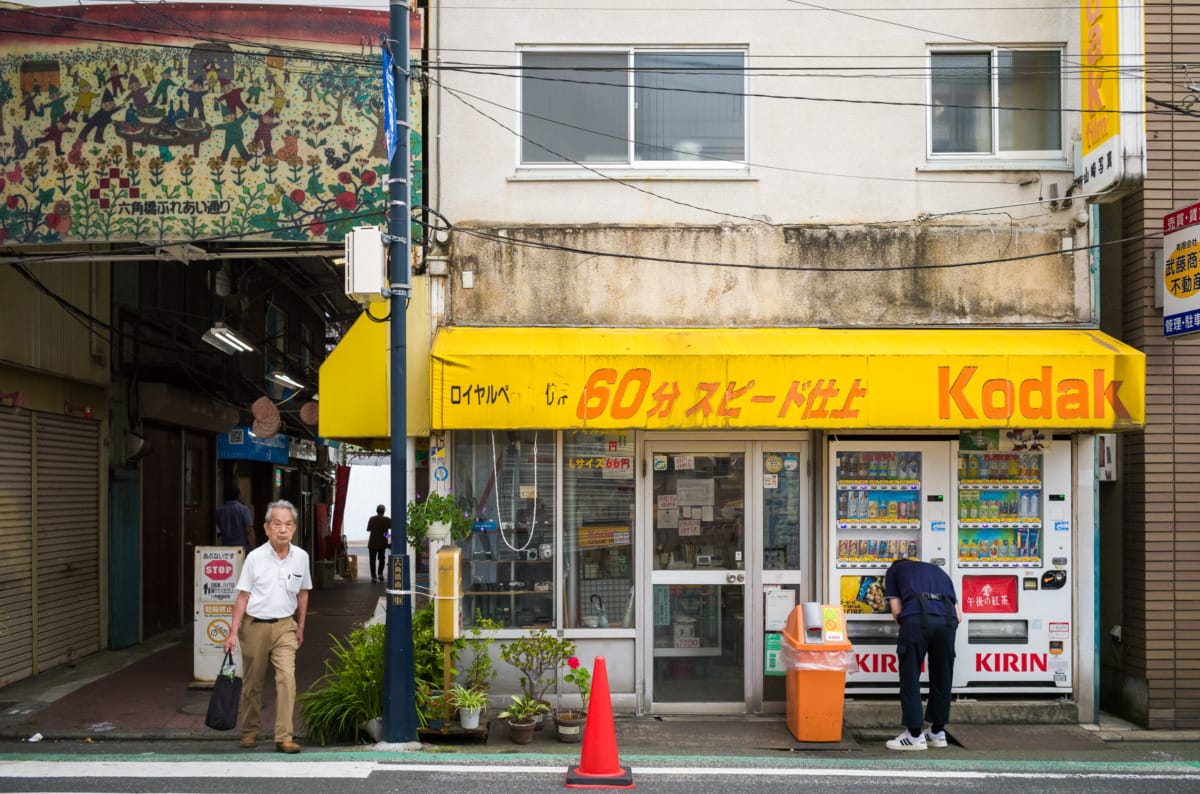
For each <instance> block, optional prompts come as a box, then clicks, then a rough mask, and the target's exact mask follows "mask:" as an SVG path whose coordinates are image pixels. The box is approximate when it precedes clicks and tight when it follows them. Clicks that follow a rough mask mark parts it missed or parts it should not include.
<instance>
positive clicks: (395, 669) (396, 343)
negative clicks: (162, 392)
mask: <svg viewBox="0 0 1200 794" xmlns="http://www.w3.org/2000/svg"><path fill="white" fill-rule="evenodd" d="M388 10H389V15H388V38H387V41H386V42H385V49H386V50H387V51H388V52H390V53H391V56H392V61H391V62H392V74H391V75H390V77H391V79H392V82H393V85H394V90H393V92H392V96H393V97H394V98H395V103H394V104H395V118H394V119H391V118H385V119H384V122H385V123H386V124H390V125H392V131H393V133H394V134H395V137H396V146H395V149H394V151H393V152H392V159H391V162H390V163H389V164H388V195H389V198H390V202H389V209H388V234H387V241H388V291H389V292H390V300H391V307H390V312H389V314H390V317H391V321H390V328H389V335H388V347H389V351H388V354H389V356H388V360H389V364H390V366H391V386H390V388H391V393H390V401H389V416H390V419H391V423H390V424H391V427H390V430H391V445H392V549H391V551H392V556H391V570H390V571H389V576H388V591H389V592H388V602H387V632H386V634H385V640H384V648H383V738H384V741H386V742H393V743H396V742H415V741H416V740H417V710H416V681H415V677H416V674H415V671H414V668H413V632H412V582H411V580H410V577H409V573H408V511H407V506H408V494H407V493H406V490H407V488H406V486H407V477H408V426H407V421H408V405H407V389H408V372H407V360H406V354H407V349H406V348H407V340H406V339H405V332H406V330H407V329H406V327H405V315H406V313H407V308H408V296H409V289H410V278H409V272H410V265H409V261H410V259H411V256H412V249H411V241H410V240H409V232H410V228H411V224H412V209H411V207H410V206H409V152H408V148H409V138H410V136H409V129H410V125H409V120H408V91H409V79H410V75H409V52H408V26H409V13H410V10H409V6H408V3H407V2H404V0H390V5H389V7H388ZM385 105H386V103H385ZM386 115H387V113H386V111H385V116H386Z"/></svg>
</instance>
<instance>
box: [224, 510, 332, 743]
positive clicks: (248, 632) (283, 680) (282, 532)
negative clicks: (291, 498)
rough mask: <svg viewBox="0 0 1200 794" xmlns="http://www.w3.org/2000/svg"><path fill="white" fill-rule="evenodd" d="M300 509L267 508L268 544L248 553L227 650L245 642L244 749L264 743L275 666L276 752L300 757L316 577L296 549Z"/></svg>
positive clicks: (243, 645)
mask: <svg viewBox="0 0 1200 794" xmlns="http://www.w3.org/2000/svg"><path fill="white" fill-rule="evenodd" d="M296 523H297V516H296V508H295V507H294V506H293V505H292V503H291V502H285V501H278V502H272V503H271V504H269V505H267V520H266V522H265V523H264V524H263V529H264V530H265V531H266V535H267V540H268V541H269V542H268V543H264V544H263V545H261V546H259V547H258V548H256V549H255V550H254V551H252V552H250V553H249V554H247V555H246V562H245V564H244V565H243V566H242V573H241V576H239V577H238V582H237V589H238V596H237V601H236V602H235V603H234V605H233V627H232V629H233V630H232V631H231V632H230V634H229V637H228V638H226V640H225V650H226V651H229V652H231V653H232V652H233V649H234V648H236V647H237V644H238V641H239V640H240V641H241V643H242V662H243V663H244V665H245V671H244V674H243V676H242V678H243V684H242V703H241V711H242V740H241V747H242V749H244V750H252V749H254V747H256V746H257V745H258V729H259V717H260V714H261V711H262V690H263V682H264V681H265V680H266V677H267V667H268V666H271V667H274V668H275V750H276V751H277V752H280V753H298V752H300V745H298V744H296V742H295V741H293V737H292V711H293V710H294V709H295V704H296V651H297V650H299V648H300V645H301V643H303V642H304V620H305V615H306V614H307V612H308V591H309V590H311V589H312V576H311V574H310V573H309V570H308V554H307V553H305V551H304V550H303V549H301V548H299V547H298V546H293V545H292V535H294V534H295V533H296Z"/></svg>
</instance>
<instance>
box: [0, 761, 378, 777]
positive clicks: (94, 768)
mask: <svg viewBox="0 0 1200 794" xmlns="http://www.w3.org/2000/svg"><path fill="white" fill-rule="evenodd" d="M378 768H379V765H378V764H377V763H375V762H374V761H351V762H346V761H310V762H305V761H298V762H296V761H293V762H284V761H263V762H255V761H224V760H213V761H175V762H169V761H145V762H143V761H54V762H46V761H0V778H16V777H21V778H28V777H52V778H83V777H121V778H135V777H143V778H150V777H157V778H181V777H194V778H209V777H219V778H266V777H277V778H347V779H349V778H358V779H365V778H366V777H367V776H368V775H370V774H371V773H372V772H374V771H376V770H377V769H378Z"/></svg>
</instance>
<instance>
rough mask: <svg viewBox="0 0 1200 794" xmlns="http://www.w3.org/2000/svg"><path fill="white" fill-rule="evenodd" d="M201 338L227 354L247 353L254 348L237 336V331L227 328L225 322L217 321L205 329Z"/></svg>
mask: <svg viewBox="0 0 1200 794" xmlns="http://www.w3.org/2000/svg"><path fill="white" fill-rule="evenodd" d="M201 338H202V339H203V340H204V341H205V342H208V343H209V344H210V345H212V346H213V347H215V348H216V349H217V350H220V351H221V352H222V353H224V354H225V355H227V356H232V355H233V354H234V353H249V352H250V351H251V350H253V349H254V345H252V344H250V343H249V342H247V341H246V340H245V339H243V338H242V337H240V336H238V334H237V331H234V330H233V329H232V328H227V327H226V326H225V323H217V324H216V325H214V326H213V327H212V328H209V329H208V330H207V331H205V332H204V336H202V337H201Z"/></svg>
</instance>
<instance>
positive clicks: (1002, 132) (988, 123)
mask: <svg viewBox="0 0 1200 794" xmlns="http://www.w3.org/2000/svg"><path fill="white" fill-rule="evenodd" d="M929 114H930V116H929V131H930V154H931V156H933V157H934V158H941V157H946V156H955V157H964V156H965V157H974V158H990V157H995V158H1005V157H1007V158H1031V157H1036V158H1061V157H1062V156H1063V141H1062V54H1061V53H1060V52H1059V51H1058V50H1032V49H1030V50H1007V49H989V50H983V51H978V50H973V51H952V52H941V51H939V52H934V53H931V55H930V107H929Z"/></svg>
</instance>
